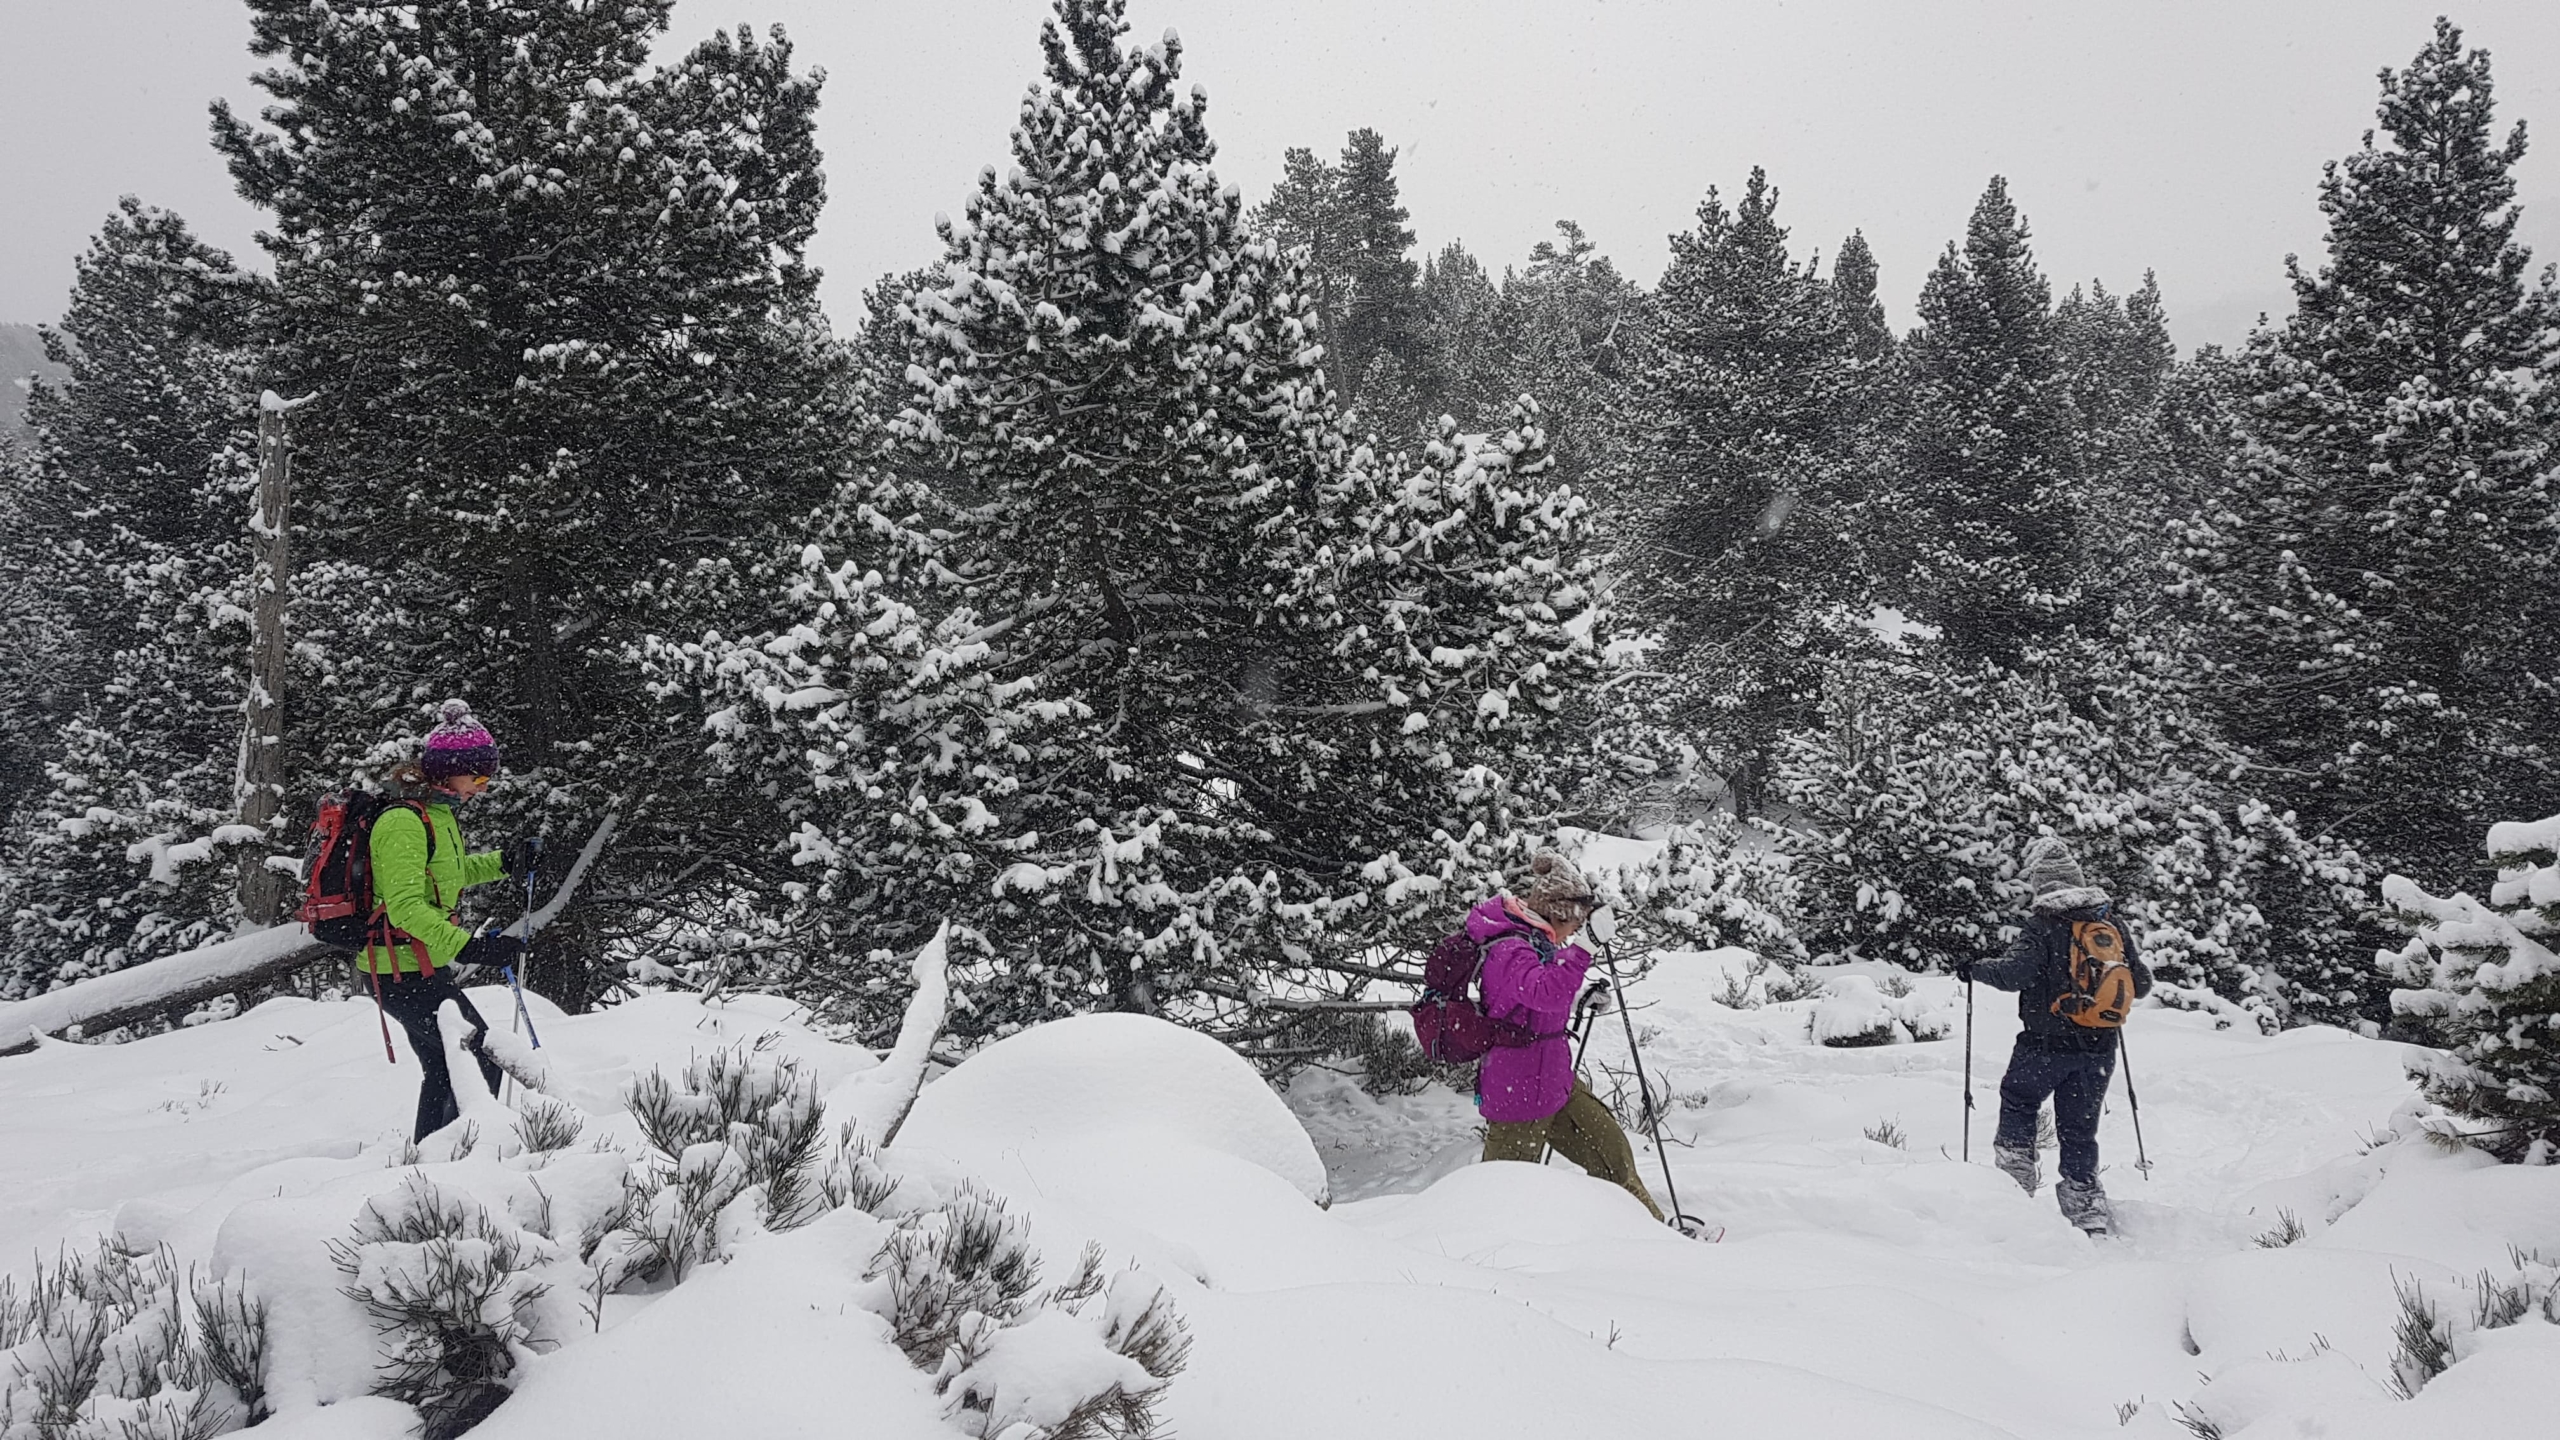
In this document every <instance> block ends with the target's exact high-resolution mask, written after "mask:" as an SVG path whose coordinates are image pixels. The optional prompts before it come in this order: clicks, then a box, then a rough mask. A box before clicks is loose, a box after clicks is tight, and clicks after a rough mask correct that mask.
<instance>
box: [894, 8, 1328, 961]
mask: <svg viewBox="0 0 2560 1440" xmlns="http://www.w3.org/2000/svg"><path fill="white" fill-rule="evenodd" d="M1126 29H1127V25H1126V21H1125V19H1124V18H1123V6H1122V4H1121V3H1120V0H1059V3H1058V4H1057V7H1056V13H1055V15H1054V16H1053V17H1052V18H1051V19H1049V20H1048V21H1046V22H1044V24H1043V27H1042V32H1041V44H1042V49H1043V52H1044V54H1045V55H1046V57H1047V65H1046V71H1047V73H1046V75H1045V77H1044V78H1043V80H1042V82H1041V83H1040V84H1039V85H1037V86H1035V87H1034V89H1033V90H1032V92H1031V94H1030V95H1029V96H1028V97H1027V98H1026V99H1025V100H1024V102H1023V106H1022V112H1021V119H1020V122H1019V123H1018V124H1017V126H1016V128H1015V131H1014V137H1013V148H1014V165H1013V168H1012V171H1011V173H1010V174H1009V175H1006V176H1003V177H999V176H998V175H997V173H996V172H995V171H994V170H993V169H990V170H988V171H987V172H986V173H985V174H984V175H983V176H982V177H981V179H980V182H979V188H978V193H977V194H976V195H974V196H972V197H971V200H970V204H969V210H968V213H967V215H966V217H965V218H964V219H962V220H960V221H957V222H945V225H944V234H945V239H946V246H947V248H946V253H945V255H944V258H943V262H942V267H941V275H940V278H941V280H942V282H943V283H942V285H941V286H940V288H938V289H931V288H929V289H927V290H925V291H923V292H920V293H919V294H918V295H917V296H916V297H915V299H914V300H913V301H912V302H911V303H910V305H909V307H908V311H907V314H908V316H909V318H910V321H911V323H912V325H913V327H914V351H913V353H914V364H913V365H912V367H911V368H910V370H909V372H908V373H909V374H910V376H912V377H913V380H914V382H915V386H916V389H915V392H914V398H913V400H912V402H911V405H910V407H909V409H908V410H907V411H906V412H905V414H903V415H902V416H901V417H900V418H899V419H898V421H897V422H895V424H896V429H897V431H898V433H900V434H901V435H902V436H903V437H904V438H905V439H906V440H907V441H908V442H909V443H910V444H911V445H912V446H913V447H914V449H915V450H916V452H917V453H918V454H919V455H920V456H923V457H925V458H927V459H929V460H930V461H932V462H933V463H935V464H938V465H940V466H942V467H944V468H946V469H947V470H948V471H949V472H950V473H951V475H952V476H953V477H954V481H955V491H956V493H958V494H960V495H963V496H965V497H966V509H965V511H964V513H963V514H962V515H960V516H959V517H956V518H955V520H954V521H953V522H952V528H954V529H955V530H956V531H958V532H959V533H960V534H961V535H963V536H964V537H965V538H964V540H963V542H962V544H961V545H960V546H958V547H956V548H955V552H954V554H953V556H952V557H951V560H950V563H951V565H952V566H953V568H954V569H955V570H958V571H959V572H960V573H962V574H964V575H966V576H968V577H969V581H970V586H971V590H970V594H971V600H972V607H973V609H974V610H976V612H977V613H978V614H979V616H980V617H981V619H982V622H983V624H984V626H985V627H987V628H988V629H989V631H990V632H991V633H992V634H993V635H996V636H1000V637H1001V650H1002V654H1001V658H1000V659H998V660H997V661H996V663H997V664H998V665H999V667H1000V670H1001V673H1002V674H1004V676H1005V677H1006V680H1007V682H1008V684H1010V685H1018V686H1020V687H1021V688H1023V689H1025V690H1031V689H1034V688H1035V687H1036V690H1037V693H1038V696H1039V697H1040V698H1041V699H1043V700H1046V701H1048V702H1051V703H1052V704H1053V705H1055V706H1058V707H1062V708H1065V707H1072V709H1073V710H1074V711H1076V712H1077V713H1075V714H1073V715H1068V714H1060V715H1059V717H1058V719H1057V720H1056V721H1054V722H1053V723H1051V724H1050V725H1048V726H1046V727H1044V729H1043V731H1042V734H1041V736H1040V738H1039V740H1038V741H1037V742H1035V743H1032V744H1031V745H1030V753H1029V754H1028V755H1027V756H1026V757H1023V758H1022V759H1021V760H1020V761H1017V762H1015V765H1014V766H1013V767H1009V768H1017V769H1019V770H1020V771H1022V772H1025V773H1026V775H1027V783H1023V784H1021V785H1020V786H1019V787H1018V788H1010V787H1003V786H995V787H990V788H989V790H988V793H986V794H985V795H984V796H983V797H972V798H971V804H972V805H973V806H974V807H975V809H974V810H973V811H972V813H976V812H978V811H983V812H984V813H985V820H984V821H983V822H981V824H980V826H978V827H976V828H982V829H983V831H984V833H985V834H986V835H987V836H988V838H989V839H990V840H991V841H994V842H996V843H999V844H1001V845H1002V846H1004V847H1006V848H1007V849H1008V850H1009V851H1010V852H1011V853H1012V854H1013V855H1014V857H1015V863H1014V864H1013V865H1012V867H1011V869H1010V870H1008V871H1007V872H1005V873H1006V874H1007V875H1009V876H1012V877H1013V878H1012V879H1009V880H1007V881H1005V882H1003V884H1002V886H1001V888H1003V889H1004V891H1005V894H1004V896H1003V897H1002V898H1000V900H999V902H998V903H997V905H995V906H994V907H992V910H993V912H994V913H992V914H989V915H988V916H987V920H988V922H989V923H987V924H985V925H982V926H980V927H977V929H976V933H975V934H973V935H971V936H964V937H960V940H961V943H962V945H964V946H970V945H974V947H975V948H977V949H978V950H979V951H980V953H981V954H982V955H984V956H986V957H989V958H1001V960H1002V961H1003V962H1004V963H1005V965H1006V966H1007V967H1010V968H1016V969H1019V970H1020V971H1022V972H1025V973H1030V974H1035V975H1039V976H1041V977H1042V978H1043V979H1047V978H1049V977H1052V976H1055V977H1058V979H1059V982H1060V983H1063V984H1064V986H1065V987H1066V989H1067V991H1068V993H1070V994H1071V995H1072V996H1073V997H1074V998H1073V999H1072V1000H1071V1001H1070V1002H1069V1003H1071V1004H1074V1005H1076V1006H1078V1007H1085V1006H1090V1005H1091V1004H1093V1003H1095V1002H1096V1001H1100V1002H1101V1003H1105V1004H1118V1005H1128V1006H1149V1007H1151V1006H1153V1005H1155V1004H1156V1003H1157V1002H1158V999H1159V991H1160V989H1163V988H1166V987H1170V988H1173V989H1179V988H1183V987H1186V986H1187V985H1188V984H1189V982H1190V981H1191V980H1192V979H1194V978H1195V977H1196V976H1198V975H1202V974H1205V975H1209V976H1227V977H1232V976H1234V975H1235V974H1236V966H1237V965H1238V964H1239V963H1240V962H1241V961H1242V960H1243V959H1244V958H1245V956H1246V954H1247V953H1249V952H1252V951H1255V950H1263V951H1265V952H1270V951H1271V950H1272V947H1274V946H1275V945H1276V944H1277V943H1278V936H1279V934H1280V933H1282V932H1284V931H1286V930H1289V929H1290V928H1292V927H1293V926H1294V925H1297V924H1299V923H1302V922H1303V921H1304V920H1305V919H1306V918H1307V917H1306V916H1303V915H1300V916H1294V917H1293V916H1284V914H1283V913H1282V907H1283V906H1292V905H1294V906H1307V905H1312V904H1316V903H1318V902H1319V901H1320V900H1322V899H1323V898H1324V897H1325V893H1326V891H1327V890H1329V888H1330V887H1331V886H1332V885H1334V884H1335V883H1338V880H1339V877H1340V876H1341V875H1342V874H1343V873H1344V871H1345V869H1346V868H1347V867H1348V866H1349V865H1351V864H1354V863H1356V860H1357V858H1366V857H1365V856H1355V852H1354V851H1352V850H1350V849H1347V848H1345V847H1344V846H1343V844H1342V843H1341V842H1342V841H1344V840H1346V839H1348V837H1342V836H1335V835H1328V834H1322V833H1309V828H1308V827H1309V826H1310V824H1311V822H1313V820H1314V817H1315V815H1316V813H1317V810H1318V808H1319V807H1321V806H1322V805H1324V804H1325V803H1326V795H1325V791H1326V789H1327V788H1328V787H1327V785H1326V783H1325V781H1326V778H1327V777H1326V776H1325V775H1324V774H1323V773H1321V772H1320V770H1319V768H1318V765H1319V761H1318V759H1317V757H1316V756H1314V755H1312V754H1311V753H1309V751H1308V748H1307V742H1308V741H1310V740H1312V739H1314V738H1315V737H1314V736H1313V735H1312V734H1311V733H1310V730H1309V727H1308V726H1306V725H1305V724H1304V723H1302V722H1300V721H1297V720H1294V719H1289V718H1284V717H1285V716H1286V715H1287V711H1288V707H1292V706H1293V705H1294V704H1295V703H1296V699H1297V697H1298V695H1299V694H1301V693H1302V691H1303V687H1304V685H1305V680H1304V677H1303V676H1302V675H1301V674H1300V673H1299V672H1301V671H1302V670H1304V669H1306V668H1308V667H1310V666H1317V667H1321V666H1324V665H1327V664H1330V663H1332V662H1331V660H1330V657H1329V655H1328V654H1327V653H1326V651H1325V650H1324V649H1323V648H1322V644H1323V637H1322V636H1321V635H1320V634H1317V633H1313V632H1311V631H1310V630H1308V629H1307V628H1306V627H1301V626H1297V625H1293V624H1290V623H1286V617H1284V616H1282V615H1280V614H1278V613H1277V612H1276V609H1275V607H1276V606H1277V605H1278V604H1279V602H1281V600H1282V598H1283V594H1284V591H1285V589H1286V587H1287V585H1288V583H1289V580H1290V572H1289V570H1288V568H1287V561H1288V551H1289V547H1290V546H1291V545H1293V544H1294V543H1295V537H1296V536H1297V535H1298V533H1299V532H1300V530H1301V529H1302V528H1303V527H1305V526H1306V525H1307V524H1308V519H1307V516H1308V514H1309V512H1310V511H1311V509H1312V508H1313V507H1314V505H1315V504H1316V503H1317V502H1318V501H1319V498H1320V493H1319V492H1320V490H1321V488H1322V487H1323V485H1324V484H1325V483H1326V482H1327V480H1328V477H1329V476H1330V474H1331V473H1332V472H1334V471H1337V470H1338V469H1339V468H1340V466H1341V464H1342V460H1341V451H1342V447H1341V442H1340V439H1339V437H1338V435H1337V433H1336V431H1335V428H1334V424H1333V410H1332V404H1331V401H1330V398H1329V396H1328V395H1327V393H1326V390H1325V386H1324V377H1323V374H1322V372H1321V371H1320V370H1319V369H1318V368H1317V366H1318V359H1319V354H1320V352H1319V351H1318V349H1317V347H1316V340H1315V335H1314V325H1313V315H1312V313H1311V311H1310V310H1309V307H1308V302H1307V297H1306V296H1305V294H1304V292H1303V290H1302V289H1301V288H1300V285H1299V274H1298V272H1297V270H1296V269H1295V267H1294V266H1292V265H1290V264H1288V263H1287V262H1286V261H1285V260H1284V259H1283V257H1282V256H1281V255H1280V253H1279V251H1278V248H1277V246H1276V245H1275V244H1274V243H1273V242H1271V241H1269V240H1265V239H1259V238H1256V237H1254V236H1253V235H1252V234H1250V233H1249V232H1248V231H1247V229H1246V227H1245V225H1244V215H1243V207H1242V205H1241V203H1240V202H1239V200H1238V198H1237V196H1236V193H1235V191H1234V190H1233V188H1232V187H1228V186H1224V185H1221V183H1220V182H1219V181H1218V179H1217V177H1216V176H1215V174H1214V173H1213V172H1212V171H1211V169H1210V161H1211V159H1212V156H1213V154H1214V146H1213V144H1212V142H1211V141H1210V138H1209V134H1208V129H1207V125H1206V120H1205V111H1206V96H1205V93H1204V92H1201V91H1199V90H1198V89H1197V88H1196V87H1195V88H1193V89H1192V90H1190V91H1187V92H1186V91H1185V90H1184V89H1183V87H1182V82H1181V53H1182V52H1181V45H1180V42H1179V40H1178V39H1175V38H1173V37H1171V36H1168V37H1167V38H1166V39H1165V40H1164V41H1162V42H1161V43H1158V44H1155V45H1150V46H1145V47H1138V46H1124V45H1123V44H1122V38H1121V37H1122V36H1123V34H1124V33H1125V31H1126ZM1326 768H1329V766H1328V767H1326ZM1292 850H1294V854H1284V852H1288V851H1292ZM940 868H944V869H952V870H957V871H958V872H960V874H961V875H966V877H967V878H966V882H965V883H968V884H969V885H971V886H972V888H977V887H984V886H987V885H990V884H995V883H997V879H998V877H997V876H996V875H995V874H993V873H986V872H985V871H984V870H983V869H980V868H979V867H975V866H973V865H971V864H970V861H969V857H966V856H959V857H954V858H953V860H952V861H950V862H949V863H948V864H947V865H945V866H943V867H940ZM973 870H975V871H976V873H969V872H971V871H973ZM1035 875H1037V876H1040V877H1043V878H1040V879H1038V880H1036V881H1035V880H1034V879H1033V877H1034V876H1035ZM1283 876H1287V877H1290V879H1285V880H1284V879H1283V878H1282V877H1283ZM953 878H960V876H959V875H955V876H954V877H953ZM1291 880H1294V881H1295V882H1296V883H1291Z"/></svg>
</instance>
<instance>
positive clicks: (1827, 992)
mask: <svg viewBox="0 0 2560 1440" xmlns="http://www.w3.org/2000/svg"><path fill="white" fill-rule="evenodd" d="M1901 979H1902V977H1901V976H1900V975H1899V974H1893V975H1889V976H1888V977H1887V978H1886V980H1885V981H1884V982H1881V983H1879V982H1878V981H1877V980H1876V979H1874V978H1873V977H1872V976H1867V975H1834V976H1831V977H1829V978H1827V979H1824V980H1818V981H1811V982H1807V983H1808V984H1809V985H1810V986H1811V987H1813V988H1817V989H1819V991H1820V992H1821V994H1822V1000H1821V1003H1819V1004H1817V1005H1815V1006H1814V1007H1813V1014H1812V1015H1811V1016H1809V1017H1808V1018H1807V1020H1806V1022H1805V1033H1806V1034H1807V1035H1809V1036H1811V1037H1812V1039H1813V1042H1814V1043H1815V1044H1817V1045H1828V1046H1831V1047H1833V1048H1835V1049H1841V1050H1854V1049H1858V1048H1860V1047H1863V1046H1868V1045H1899V1044H1904V1043H1908V1042H1911V1041H1925V1040H1943V1039H1945V1038H1946V1037H1947V1033H1948V1031H1949V1030H1951V1029H1953V1028H1954V1023H1955V1022H1954V1020H1953V1019H1952V1018H1950V1016H1949V1015H1948V1013H1947V1011H1946V1009H1945V1008H1944V1007H1943V1006H1939V1005H1933V1004H1931V1003H1930V1002H1928V1001H1926V1000H1923V999H1921V998H1920V997H1919V996H1918V995H1915V994H1913V993H1912V990H1911V984H1910V982H1909V981H1908V980H1903V981H1902V984H1901V985H1900V987H1899V991H1898V993H1897V989H1896V987H1895V986H1894V985H1893V983H1892V982H1893V981H1895V980H1901Z"/></svg>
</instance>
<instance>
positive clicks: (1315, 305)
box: [1251, 145, 1350, 335]
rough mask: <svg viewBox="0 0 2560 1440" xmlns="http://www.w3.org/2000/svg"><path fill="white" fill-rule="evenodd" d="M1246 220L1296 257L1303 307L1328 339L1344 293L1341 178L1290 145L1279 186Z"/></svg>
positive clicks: (1312, 154) (1313, 155)
mask: <svg viewBox="0 0 2560 1440" xmlns="http://www.w3.org/2000/svg"><path fill="white" fill-rule="evenodd" d="M1251 218H1252V224H1253V227H1254V228H1255V229H1256V230H1258V231H1260V232H1261V233H1263V234H1264V235H1267V236H1269V237H1271V239H1273V240H1274V241H1277V242H1278V243H1279V245H1280V248H1281V249H1282V250H1284V251H1286V252H1288V253H1290V254H1293V255H1295V256H1297V257H1298V265H1299V269H1300V272H1301V273H1302V274H1303V275H1304V276H1305V281H1304V283H1305V285H1306V287H1307V303H1308V305H1309V306H1310V307H1311V308H1312V309H1314V311H1315V312H1316V323H1317V324H1318V326H1320V327H1321V329H1322V331H1323V333H1325V334H1327V335H1330V334H1332V333H1333V332H1334V330H1335V328H1336V327H1337V326H1338V325H1339V324H1340V322H1341V318H1342V303H1343V300H1344V298H1345V296H1346V295H1347V294H1348V293H1349V290H1350V275H1349V273H1348V272H1349V269H1350V266H1349V264H1348V259H1347V255H1346V251H1347V249H1348V246H1349V240H1348V237H1347V236H1345V234H1344V233H1343V232H1344V224H1343V220H1344V216H1343V213H1342V176H1341V174H1340V173H1339V172H1337V171H1336V170H1335V169H1334V168H1333V164H1332V162H1330V161H1328V160H1326V159H1324V158H1323V157H1322V156H1320V155H1318V154H1316V152H1315V151H1313V150H1311V149H1308V148H1307V147H1305V146H1303V145H1293V146H1291V147H1289V148H1288V149H1287V150H1285V151H1283V152H1281V155H1280V179H1279V182H1278V183H1276V184H1274V185H1273V186H1272V187H1271V194H1270V195H1269V196H1268V197H1266V198H1265V199H1264V200H1263V202H1262V203H1261V204H1259V205H1257V206H1255V207H1253V213H1252V217H1251Z"/></svg>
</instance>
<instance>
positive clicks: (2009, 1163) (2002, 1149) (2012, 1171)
mask: <svg viewBox="0 0 2560 1440" xmlns="http://www.w3.org/2000/svg"><path fill="white" fill-rule="evenodd" d="M1991 1163H1992V1164H1994V1165H1997V1166H1999V1167H2000V1173H2002V1174H2004V1175H2006V1176H2008V1177H2009V1178H2010V1179H2012V1180H2015V1181H2017V1182H2018V1188H2019V1189H2021V1190H2024V1191H2026V1192H2027V1193H2028V1194H2030V1195H2033V1194H2034V1193H2036V1187H2037V1186H2038V1185H2041V1184H2043V1183H2044V1174H2043V1172H2042V1170H2041V1169H2039V1168H2038V1166H2037V1164H2036V1152H2035V1151H2033V1150H2029V1149H2020V1148H2018V1147H2017V1146H2014V1145H1994V1146H1992V1147H1991Z"/></svg>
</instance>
